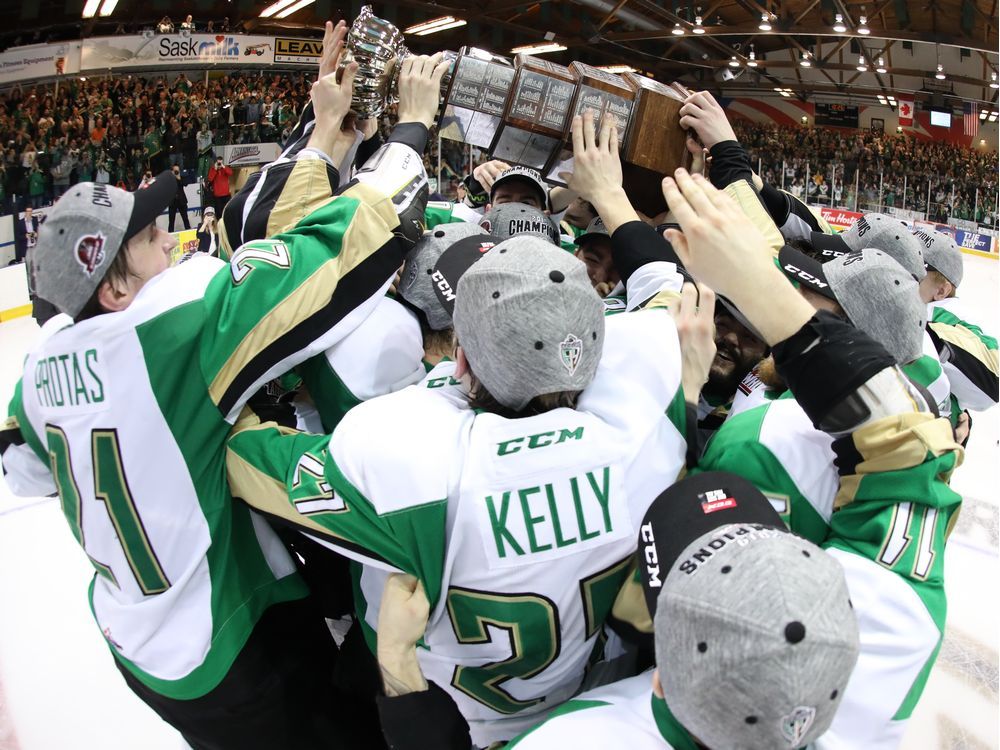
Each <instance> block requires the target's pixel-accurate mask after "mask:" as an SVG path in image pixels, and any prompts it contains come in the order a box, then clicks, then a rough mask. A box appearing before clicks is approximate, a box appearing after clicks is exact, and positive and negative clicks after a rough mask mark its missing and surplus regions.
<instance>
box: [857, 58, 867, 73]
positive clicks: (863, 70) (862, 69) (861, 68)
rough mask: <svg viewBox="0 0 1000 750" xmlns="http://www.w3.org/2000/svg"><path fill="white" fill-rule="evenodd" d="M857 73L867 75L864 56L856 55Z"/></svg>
mask: <svg viewBox="0 0 1000 750" xmlns="http://www.w3.org/2000/svg"><path fill="white" fill-rule="evenodd" d="M858 72H859V73H867V72H868V63H866V62H865V56H864V55H858Z"/></svg>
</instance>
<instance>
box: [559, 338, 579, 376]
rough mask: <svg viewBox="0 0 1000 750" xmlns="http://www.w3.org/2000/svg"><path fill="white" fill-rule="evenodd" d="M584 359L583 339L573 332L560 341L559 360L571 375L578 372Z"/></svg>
mask: <svg viewBox="0 0 1000 750" xmlns="http://www.w3.org/2000/svg"><path fill="white" fill-rule="evenodd" d="M581 359H583V341H581V340H580V339H579V338H578V337H576V336H574V335H573V334H572V333H571V334H569V335H568V336H567V337H566V338H564V339H563V340H562V341H561V342H560V343H559V360H560V361H561V362H562V364H563V367H565V368H566V371H567V372H569V374H570V375H572V374H574V373H575V372H576V368H577V367H579V366H580V360H581Z"/></svg>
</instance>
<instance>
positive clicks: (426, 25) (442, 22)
mask: <svg viewBox="0 0 1000 750" xmlns="http://www.w3.org/2000/svg"><path fill="white" fill-rule="evenodd" d="M465 24H466V21H465V20H464V19H462V18H455V17H454V16H441V17H440V18H434V19H432V20H430V21H424V22H423V23H418V24H414V25H413V26H410V27H409V28H408V29H406V30H405V31H404V32H403V33H404V34H415V35H416V36H427V35H428V34H434V33H435V32H438V31H444V30H445V29H454V28H457V27H458V26H465Z"/></svg>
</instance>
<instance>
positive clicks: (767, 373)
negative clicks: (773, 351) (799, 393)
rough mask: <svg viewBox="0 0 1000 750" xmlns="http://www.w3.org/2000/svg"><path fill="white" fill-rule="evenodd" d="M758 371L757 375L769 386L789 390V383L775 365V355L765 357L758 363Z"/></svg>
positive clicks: (779, 389)
mask: <svg viewBox="0 0 1000 750" xmlns="http://www.w3.org/2000/svg"><path fill="white" fill-rule="evenodd" d="M756 372H757V377H758V378H760V382H762V383H763V384H764V385H766V386H767V387H768V388H771V389H772V390H776V391H787V390H788V384H787V383H786V382H785V380H784V378H782V377H781V375H780V374H778V368H777V367H775V364H774V356H773V355H768V356H766V357H764V359H762V360H761V361H760V362H759V363H758V364H757V369H756Z"/></svg>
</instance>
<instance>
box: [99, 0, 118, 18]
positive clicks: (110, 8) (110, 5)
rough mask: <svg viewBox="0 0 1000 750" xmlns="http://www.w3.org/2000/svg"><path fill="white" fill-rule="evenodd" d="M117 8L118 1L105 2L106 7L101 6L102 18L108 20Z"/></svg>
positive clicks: (106, 0) (107, 0)
mask: <svg viewBox="0 0 1000 750" xmlns="http://www.w3.org/2000/svg"><path fill="white" fill-rule="evenodd" d="M117 7H118V0H104V5H102V6H101V12H100V16H101V17H102V18H107V17H108V16H110V15H111V14H112V13H114V12H115V8H117Z"/></svg>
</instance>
